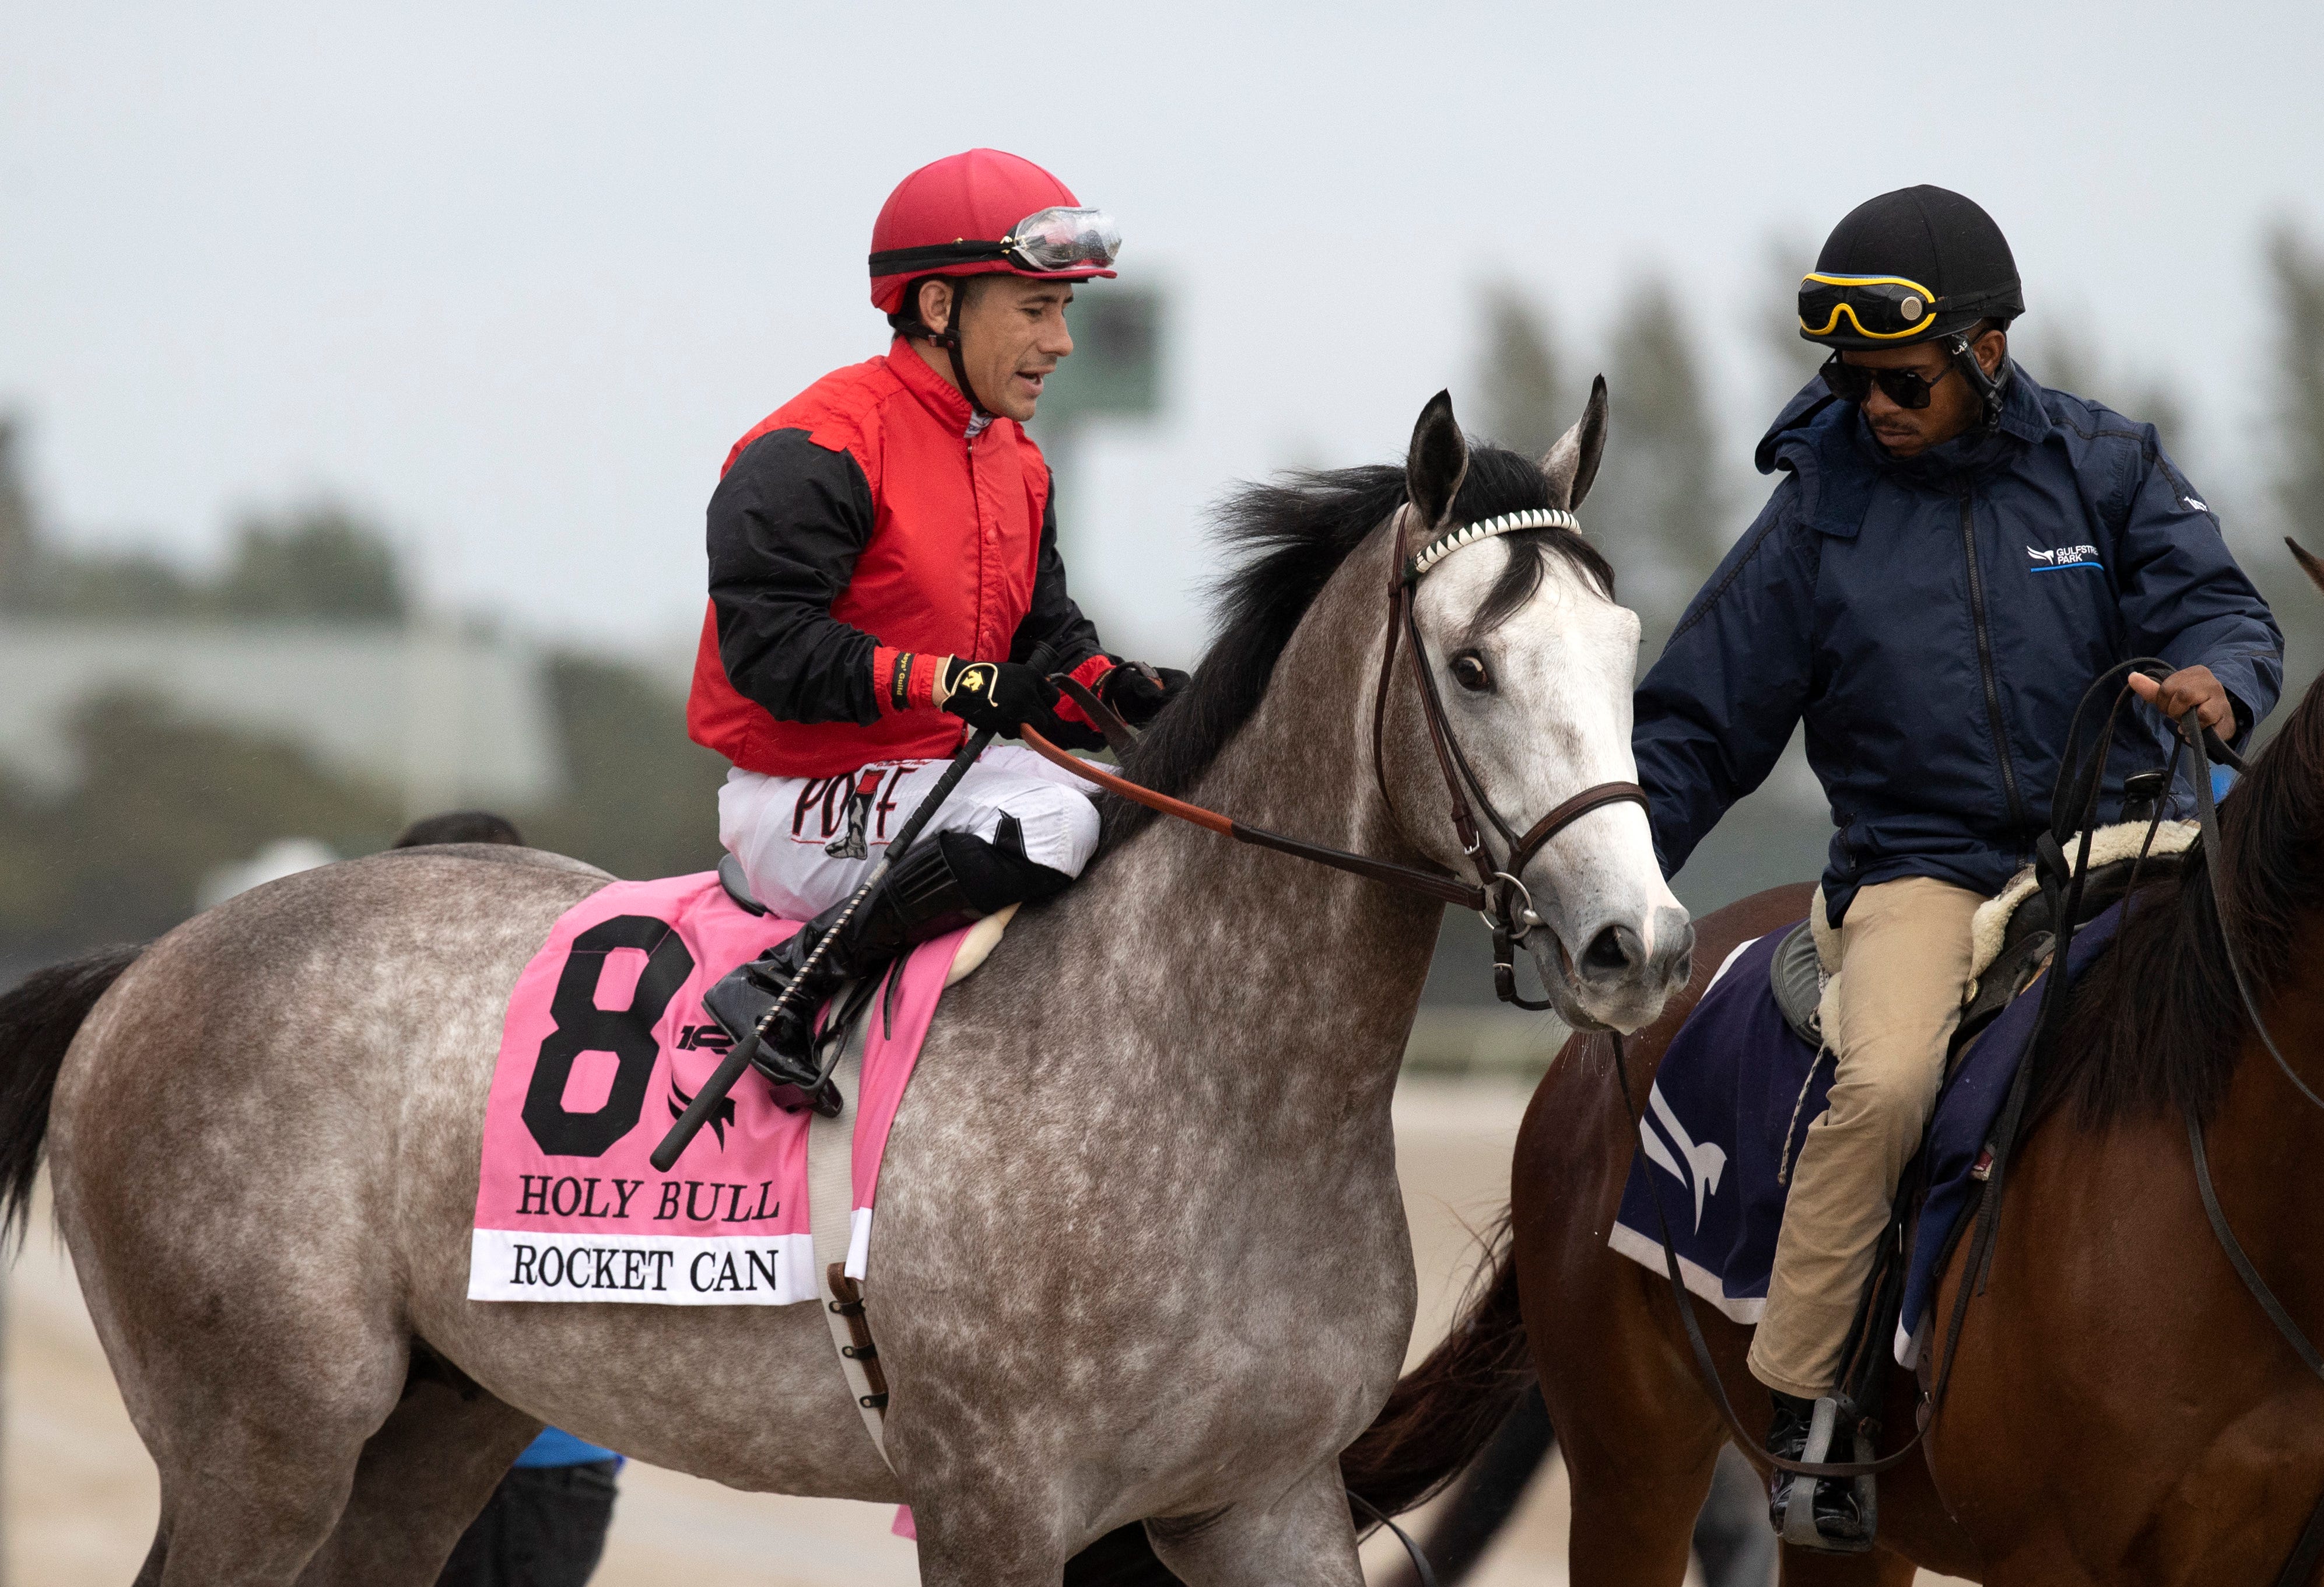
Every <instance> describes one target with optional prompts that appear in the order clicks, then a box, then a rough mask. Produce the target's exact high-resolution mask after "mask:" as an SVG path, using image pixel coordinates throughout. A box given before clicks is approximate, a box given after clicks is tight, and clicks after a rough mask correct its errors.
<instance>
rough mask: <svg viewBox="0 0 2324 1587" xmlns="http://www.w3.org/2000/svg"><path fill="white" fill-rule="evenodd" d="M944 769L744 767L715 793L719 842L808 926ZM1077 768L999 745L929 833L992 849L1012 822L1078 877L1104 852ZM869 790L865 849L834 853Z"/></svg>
mask: <svg viewBox="0 0 2324 1587" xmlns="http://www.w3.org/2000/svg"><path fill="white" fill-rule="evenodd" d="M950 764H951V762H950V761H881V762H879V763H877V764H874V765H870V766H866V767H864V768H863V769H862V770H860V771H853V772H847V773H844V774H843V775H841V776H838V777H767V776H763V775H761V773H759V772H756V771H745V770H742V768H740V767H736V768H735V769H734V770H731V771H729V772H727V774H726V786H725V787H724V788H722V789H719V790H718V841H719V842H720V843H721V844H724V846H725V849H726V852H727V853H731V854H733V856H734V858H735V860H736V861H737V862H739V863H741V865H742V874H743V875H744V876H745V877H747V878H749V880H750V883H751V891H752V893H753V894H754V895H756V897H757V898H758V900H759V901H760V902H761V903H762V904H764V905H766V906H767V908H768V909H771V910H773V911H774V912H775V913H776V914H777V915H779V916H781V917H783V918H787V919H794V920H807V919H812V918H815V917H816V916H817V915H819V914H821V913H822V912H823V911H824V910H825V909H829V908H830V907H831V906H832V905H834V904H835V903H838V902H839V901H840V900H843V899H844V898H846V897H847V896H848V894H850V893H852V892H853V891H854V890H855V889H856V886H857V885H858V884H859V883H860V882H862V880H863V874H864V872H866V871H869V870H870V869H871V863H872V862H873V861H875V860H877V859H878V858H879V857H880V856H881V854H882V853H886V852H887V846H888V840H889V838H890V836H892V835H894V834H895V832H896V831H897V829H898V828H899V827H900V826H903V824H904V823H905V822H906V821H907V820H908V819H910V817H911V814H912V812H913V811H915V810H917V809H918V808H919V807H920V801H921V800H922V799H924V798H927V795H928V790H929V789H933V788H934V787H936V782H937V780H938V779H940V778H942V777H943V776H944V773H945V767H947V766H948V765H950ZM1084 786H1085V785H1084V783H1083V782H1082V781H1081V780H1080V779H1078V778H1076V777H1074V774H1073V773H1072V772H1070V771H1066V770H1062V769H1060V768H1058V767H1056V766H1052V765H1050V764H1049V762H1048V761H1044V760H1043V759H1041V757H1040V756H1038V755H1037V754H1035V753H1034V752H1032V751H1030V750H1028V749H1025V748H1022V747H1020V746H1019V745H1016V744H995V745H994V746H993V747H992V748H991V749H989V750H987V751H985V752H984V753H983V755H982V757H980V758H979V759H978V761H977V762H976V764H975V765H973V766H972V767H970V768H969V769H968V775H967V776H965V777H964V778H962V779H961V780H960V786H959V787H957V788H955V789H953V790H952V795H951V797H950V798H947V799H945V802H944V803H943V805H942V806H940V807H938V808H937V810H936V815H935V816H934V817H931V818H930V820H929V822H928V824H927V826H926V827H924V828H922V837H923V839H924V840H925V839H926V838H927V837H928V836H930V835H934V834H936V833H939V832H966V833H973V835H976V836H978V837H981V838H983V839H985V840H986V841H988V842H991V841H992V839H993V838H994V836H995V835H996V834H998V833H999V831H1000V830H1001V821H1002V818H1003V817H1013V818H1014V819H1015V821H1016V823H1017V829H1018V831H1019V833H1020V834H1021V835H1023V838H1024V843H1025V857H1026V858H1027V859H1028V860H1030V861H1032V862H1033V863H1035V864H1036V865H1046V866H1047V867H1048V868H1049V869H1050V870H1052V871H1061V872H1064V873H1065V874H1066V875H1067V876H1078V875H1080V874H1081V871H1082V867H1083V866H1084V865H1086V864H1088V863H1089V858H1090V855H1091V854H1093V853H1096V852H1097V833H1098V819H1097V807H1096V806H1095V805H1093V804H1092V803H1091V802H1090V799H1089V796H1088V795H1087V794H1085V793H1084V792H1083V791H1082V790H1083V789H1084ZM858 793H864V794H868V796H869V800H870V802H869V806H868V808H866V810H865V812H864V817H863V841H864V847H865V849H866V853H865V854H864V856H863V857H862V859H849V858H845V857H844V856H840V855H835V854H833V853H828V852H827V845H828V844H832V843H834V842H835V841H841V840H844V838H845V837H846V835H847V830H848V818H849V810H848V807H849V801H850V799H851V798H852V797H853V796H854V795H856V794H858Z"/></svg>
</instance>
